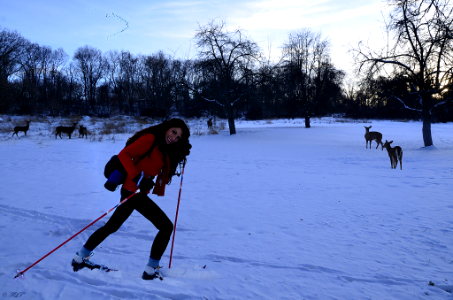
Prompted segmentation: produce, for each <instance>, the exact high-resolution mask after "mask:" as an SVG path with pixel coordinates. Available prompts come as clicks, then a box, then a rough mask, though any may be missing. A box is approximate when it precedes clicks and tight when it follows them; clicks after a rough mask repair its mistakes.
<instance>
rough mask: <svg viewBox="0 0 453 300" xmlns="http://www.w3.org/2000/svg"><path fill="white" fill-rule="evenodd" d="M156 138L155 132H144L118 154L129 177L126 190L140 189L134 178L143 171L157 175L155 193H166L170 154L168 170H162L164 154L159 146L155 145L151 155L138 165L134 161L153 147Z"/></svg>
mask: <svg viewBox="0 0 453 300" xmlns="http://www.w3.org/2000/svg"><path fill="white" fill-rule="evenodd" d="M154 139H155V137H154V135H153V134H143V135H142V136H141V137H140V138H139V139H137V140H136V141H135V142H133V143H132V144H130V145H129V146H127V147H126V148H124V149H123V150H121V152H120V153H119V154H118V158H119V159H120V161H121V163H122V164H123V166H124V168H125V169H126V171H127V178H126V181H125V182H124V184H123V188H125V189H126V190H129V191H132V192H135V191H136V190H137V189H138V187H137V184H136V183H135V182H134V181H133V180H132V179H133V178H135V177H136V176H137V175H139V174H140V172H142V171H143V172H144V173H145V175H146V176H157V179H156V181H155V183H156V185H155V186H154V189H153V194H156V195H158V196H163V195H164V194H165V185H166V184H168V173H169V171H170V161H169V158H168V156H166V160H167V170H162V169H163V167H164V161H163V158H164V155H163V154H162V152H160V150H159V147H158V146H156V147H154V149H153V151H152V152H151V154H150V155H147V156H146V157H144V158H143V159H142V160H140V161H139V162H138V164H137V165H134V161H135V160H138V159H139V158H140V157H141V156H142V155H143V154H145V152H146V151H148V150H149V149H150V148H151V146H152V144H153V142H154Z"/></svg>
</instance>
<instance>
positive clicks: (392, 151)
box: [382, 140, 403, 170]
mask: <svg viewBox="0 0 453 300" xmlns="http://www.w3.org/2000/svg"><path fill="white" fill-rule="evenodd" d="M391 143H393V141H390V142H388V141H387V140H385V144H384V145H383V146H382V151H384V148H385V149H387V152H388V154H389V157H390V163H391V164H392V169H396V166H397V165H398V160H399V161H400V168H401V170H402V169H403V149H401V147H400V146H395V147H394V148H392V147H391V146H390V144H391Z"/></svg>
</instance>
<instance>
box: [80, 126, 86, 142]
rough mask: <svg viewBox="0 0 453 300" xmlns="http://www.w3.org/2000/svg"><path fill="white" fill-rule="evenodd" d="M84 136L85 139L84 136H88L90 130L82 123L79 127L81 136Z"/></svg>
mask: <svg viewBox="0 0 453 300" xmlns="http://www.w3.org/2000/svg"><path fill="white" fill-rule="evenodd" d="M80 136H82V139H83V136H85V138H88V130H87V128H86V127H83V125H80V128H79V137H80Z"/></svg>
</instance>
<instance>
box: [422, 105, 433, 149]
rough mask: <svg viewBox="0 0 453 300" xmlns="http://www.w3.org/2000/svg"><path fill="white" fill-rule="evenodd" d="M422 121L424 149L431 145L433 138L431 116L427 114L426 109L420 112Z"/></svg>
mask: <svg viewBox="0 0 453 300" xmlns="http://www.w3.org/2000/svg"><path fill="white" fill-rule="evenodd" d="M422 119H423V129H422V132H423V142H424V143H425V147H428V146H432V145H433V138H432V136H431V114H430V113H429V111H428V109H426V108H424V109H423V111H422Z"/></svg>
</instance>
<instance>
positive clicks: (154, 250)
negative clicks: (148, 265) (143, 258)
mask: <svg viewBox="0 0 453 300" xmlns="http://www.w3.org/2000/svg"><path fill="white" fill-rule="evenodd" d="M130 195H132V192H130V191H128V190H125V189H123V188H121V200H123V199H125V198H127V197H129V196H130ZM134 209H135V210H137V211H138V212H139V213H140V214H142V215H143V216H144V217H145V218H147V219H148V220H149V221H150V222H151V223H153V225H154V226H156V228H157V229H158V230H159V232H158V233H157V235H156V237H155V238H154V242H153V245H152V247H151V253H150V256H151V258H153V259H156V260H160V258H161V257H162V255H163V254H164V252H165V249H166V248H167V245H168V242H169V241H170V237H171V234H172V232H173V223H172V222H171V221H170V219H169V218H168V217H167V215H165V213H164V212H163V211H162V210H161V209H160V208H159V206H157V204H156V203H154V201H153V200H151V199H150V198H149V197H148V196H147V195H146V194H144V193H138V194H136V195H134V196H132V198H130V199H129V200H127V201H126V202H124V203H123V204H121V205H120V206H118V207H117V208H116V210H115V211H114V212H113V215H112V216H111V217H110V219H109V220H108V222H107V223H105V225H104V226H103V227H101V228H99V229H98V230H96V231H95V232H94V233H93V234H92V235H91V236H90V237H89V238H88V241H87V242H86V244H85V247H86V248H88V249H90V250H94V248H96V247H97V246H98V245H99V244H100V243H102V241H103V240H105V238H106V237H108V236H109V235H110V234H112V233H114V232H116V231H117V230H118V229H119V228H120V226H121V224H123V223H124V222H125V221H126V220H127V218H129V216H130V215H131V214H132V212H133V211H134Z"/></svg>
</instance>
